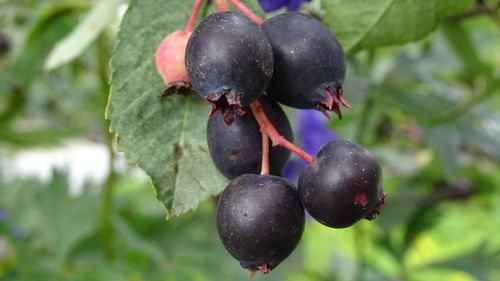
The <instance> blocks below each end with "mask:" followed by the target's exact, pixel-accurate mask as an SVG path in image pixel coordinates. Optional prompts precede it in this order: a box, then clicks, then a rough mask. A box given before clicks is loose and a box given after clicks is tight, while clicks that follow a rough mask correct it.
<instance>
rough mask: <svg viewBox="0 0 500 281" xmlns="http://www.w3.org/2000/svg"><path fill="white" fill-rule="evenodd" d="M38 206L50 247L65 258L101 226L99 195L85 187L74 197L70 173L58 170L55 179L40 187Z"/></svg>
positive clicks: (54, 174)
mask: <svg viewBox="0 0 500 281" xmlns="http://www.w3.org/2000/svg"><path fill="white" fill-rule="evenodd" d="M39 191H40V193H39V197H38V207H39V211H40V214H41V216H42V220H43V224H42V225H43V226H44V227H43V233H42V235H41V236H42V237H43V238H44V241H45V243H46V246H47V249H49V251H51V252H53V253H54V254H55V256H56V257H57V258H58V259H59V260H60V261H63V260H65V259H66V257H67V255H68V254H69V253H70V251H71V250H72V249H73V247H74V246H76V245H77V243H78V242H80V241H81V240H82V239H84V238H85V237H87V236H88V235H90V234H91V233H92V232H93V231H95V229H96V228H97V222H98V221H97V218H98V216H97V214H98V211H99V208H98V197H97V195H96V194H91V193H90V192H88V190H85V192H84V194H82V195H81V196H79V197H78V198H71V197H70V196H69V190H68V176H67V174H66V173H63V172H59V171H55V172H54V173H53V178H52V181H51V182H50V183H49V184H48V185H47V186H45V188H44V189H39Z"/></svg>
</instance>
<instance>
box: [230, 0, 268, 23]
mask: <svg viewBox="0 0 500 281" xmlns="http://www.w3.org/2000/svg"><path fill="white" fill-rule="evenodd" d="M229 1H230V2H231V4H233V6H235V7H236V9H238V10H240V11H241V12H242V13H243V14H245V15H246V16H247V17H249V18H250V19H251V20H253V21H254V22H255V23H256V24H258V25H261V24H263V23H264V20H263V19H262V18H261V17H259V16H258V15H257V14H255V13H254V12H253V11H252V10H250V9H249V8H248V7H247V6H245V4H243V3H241V1H239V0H229Z"/></svg>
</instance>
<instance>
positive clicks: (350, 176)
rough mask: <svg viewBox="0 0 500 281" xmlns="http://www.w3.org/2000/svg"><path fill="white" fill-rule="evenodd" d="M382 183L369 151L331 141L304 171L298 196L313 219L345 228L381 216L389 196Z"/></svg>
mask: <svg viewBox="0 0 500 281" xmlns="http://www.w3.org/2000/svg"><path fill="white" fill-rule="evenodd" d="M381 181H382V170H381V168H380V165H379V164H378V162H377V160H376V159H375V158H374V157H373V156H372V154H371V153H370V152H369V151H368V150H367V149H366V148H364V147H362V146H360V145H358V144H355V143H352V142H348V141H331V142H328V143H326V144H324V145H323V146H322V147H321V148H320V150H319V152H318V154H316V156H315V161H314V162H313V163H311V164H309V165H308V166H307V167H306V168H304V170H303V171H302V173H301V175H300V178H299V184H298V188H299V196H300V199H301V202H302V204H303V205H304V208H305V209H306V210H307V211H308V212H309V213H310V214H311V216H312V217H313V218H314V219H316V220H317V221H319V222H320V223H322V224H324V225H326V226H329V227H334V228H343V227H348V226H351V225H353V224H354V223H356V222H357V221H359V220H360V219H362V218H366V219H369V220H371V219H373V218H375V216H376V215H378V214H379V213H380V208H381V206H382V204H384V198H385V197H386V193H385V192H384V190H383V188H382V186H381Z"/></svg>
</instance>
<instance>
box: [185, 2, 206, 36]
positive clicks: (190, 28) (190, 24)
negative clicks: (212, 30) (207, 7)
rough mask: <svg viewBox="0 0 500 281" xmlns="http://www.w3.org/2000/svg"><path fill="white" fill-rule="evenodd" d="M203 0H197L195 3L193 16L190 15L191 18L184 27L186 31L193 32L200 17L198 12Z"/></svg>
mask: <svg viewBox="0 0 500 281" xmlns="http://www.w3.org/2000/svg"><path fill="white" fill-rule="evenodd" d="M202 3H203V0H196V1H195V2H194V4H193V10H192V11H191V16H189V20H188V22H187V24H186V27H185V28H184V31H185V32H192V31H193V28H194V24H195V23H196V18H197V17H198V12H199V11H200V7H201V4H202Z"/></svg>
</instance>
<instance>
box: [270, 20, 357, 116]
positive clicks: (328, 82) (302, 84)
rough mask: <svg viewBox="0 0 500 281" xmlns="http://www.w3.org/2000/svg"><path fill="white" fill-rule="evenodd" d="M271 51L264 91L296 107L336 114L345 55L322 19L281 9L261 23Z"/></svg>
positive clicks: (343, 74) (342, 100) (343, 101)
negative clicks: (268, 79) (271, 67)
mask: <svg viewBox="0 0 500 281" xmlns="http://www.w3.org/2000/svg"><path fill="white" fill-rule="evenodd" d="M262 29H263V30H264V32H265V33H266V35H267V38H268V40H269V42H270V43H271V46H272V48H273V53H274V73H273V77H272V79H271V82H270V83H269V86H268V88H267V90H266V92H267V93H268V94H269V95H270V96H271V97H272V98H274V99H275V100H277V101H279V102H281V103H283V104H286V105H289V106H292V107H295V108H315V109H318V110H320V111H321V112H323V113H324V114H325V115H326V116H327V117H329V115H328V114H327V113H326V110H332V111H334V112H335V113H337V115H338V116H339V118H342V113H341V111H340V108H339V104H342V105H344V106H346V107H350V105H349V104H348V103H347V102H346V101H345V100H344V99H343V95H342V81H343V80H344V76H345V69H346V65H345V58H344V52H343V50H342V47H341V46H340V44H339V42H338V41H337V39H336V38H335V36H334V35H333V34H332V33H331V31H330V30H329V29H328V28H326V27H325V26H324V25H323V24H322V23H321V22H319V21H318V20H316V19H314V18H313V17H310V16H307V15H304V14H300V13H283V14H279V15H277V16H274V17H272V18H270V19H269V20H267V21H265V22H264V24H263V25H262Z"/></svg>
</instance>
